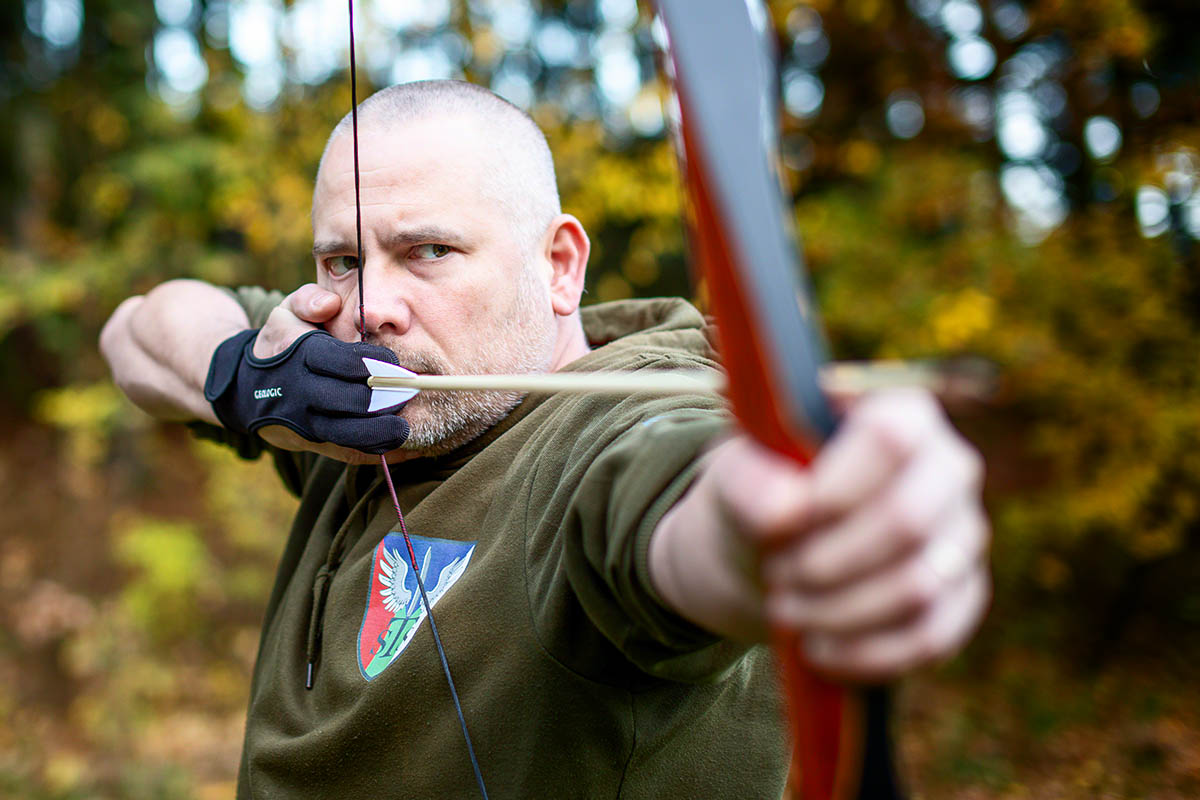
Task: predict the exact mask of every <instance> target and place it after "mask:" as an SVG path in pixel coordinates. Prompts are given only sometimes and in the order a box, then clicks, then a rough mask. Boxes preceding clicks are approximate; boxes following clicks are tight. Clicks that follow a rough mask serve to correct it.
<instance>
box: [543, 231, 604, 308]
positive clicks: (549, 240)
mask: <svg viewBox="0 0 1200 800" xmlns="http://www.w3.org/2000/svg"><path fill="white" fill-rule="evenodd" d="M543 242H544V250H543V252H542V257H543V258H545V259H546V262H547V263H548V264H549V265H550V303H551V305H552V306H553V307H554V313H555V314H557V315H559V316H560V317H568V316H570V315H571V314H574V313H575V310H576V309H577V308H579V298H580V297H581V296H582V295H583V279H584V273H585V272H586V270H587V260H588V253H590V252H591V249H592V245H591V242H589V241H588V235H587V231H585V230H584V229H583V225H582V223H580V222H579V220H578V219H576V218H575V217H574V216H572V215H571V214H559V215H558V216H557V217H555V218H554V220H553V221H552V222H551V223H550V225H549V226H547V228H546V236H545V239H544V240H543Z"/></svg>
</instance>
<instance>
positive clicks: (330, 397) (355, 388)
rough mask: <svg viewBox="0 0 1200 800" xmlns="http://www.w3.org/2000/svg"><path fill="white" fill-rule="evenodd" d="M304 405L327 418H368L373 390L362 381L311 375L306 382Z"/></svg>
mask: <svg viewBox="0 0 1200 800" xmlns="http://www.w3.org/2000/svg"><path fill="white" fill-rule="evenodd" d="M303 391H304V405H305V406H306V407H307V409H308V411H310V412H313V413H315V414H323V415H325V416H366V414H367V409H368V408H369V407H370V405H371V388H370V387H369V386H367V384H366V383H365V382H362V379H361V378H360V379H358V380H357V381H356V380H354V379H345V378H338V377H332V378H331V377H325V376H323V375H309V376H308V377H307V378H306V379H305V381H304V387H303Z"/></svg>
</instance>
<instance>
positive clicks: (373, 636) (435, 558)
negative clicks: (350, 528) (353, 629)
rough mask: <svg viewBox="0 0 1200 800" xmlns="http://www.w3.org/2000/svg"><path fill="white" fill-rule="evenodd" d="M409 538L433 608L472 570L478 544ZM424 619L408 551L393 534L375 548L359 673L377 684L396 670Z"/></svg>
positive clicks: (359, 658) (360, 646)
mask: <svg viewBox="0 0 1200 800" xmlns="http://www.w3.org/2000/svg"><path fill="white" fill-rule="evenodd" d="M409 538H410V539H411V540H412V545H413V551H414V552H415V553H416V556H417V563H418V564H420V565H421V581H422V582H423V583H424V584H425V592H426V594H427V595H428V596H429V605H430V606H436V605H437V602H438V600H440V599H441V597H442V595H444V594H445V593H446V592H447V591H449V590H450V587H451V586H453V585H454V584H455V583H456V582H457V581H458V579H459V578H461V577H462V576H463V573H464V572H466V571H467V564H468V563H469V562H470V561H471V554H472V553H474V552H475V542H456V541H451V540H448V539H428V538H426V537H424V536H412V535H410V536H409ZM425 617H426V613H425V605H424V603H422V602H421V591H420V589H418V588H417V576H416V575H414V574H413V570H412V565H411V564H410V563H409V556H408V546H407V545H405V543H404V537H403V536H401V535H400V534H399V533H389V534H388V535H387V536H385V537H383V541H382V542H380V543H379V544H378V545H377V546H376V547H375V555H374V558H373V559H372V565H371V585H370V586H369V587H368V589H367V609H366V611H365V612H364V613H363V621H362V627H361V628H360V629H359V632H358V668H359V670H360V671H361V672H362V675H363V677H364V678H366V679H367V680H373V679H374V678H375V677H377V676H378V675H379V674H380V673H381V672H383V671H384V670H385V669H387V668H388V667H389V666H391V664H392V662H393V661H395V660H396V659H397V658H398V657H399V656H400V654H401V653H403V652H404V648H406V647H408V643H409V642H411V641H412V640H413V636H415V635H416V633H417V629H418V628H420V627H421V623H422V622H424V620H425Z"/></svg>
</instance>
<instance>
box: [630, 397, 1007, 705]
mask: <svg viewBox="0 0 1200 800" xmlns="http://www.w3.org/2000/svg"><path fill="white" fill-rule="evenodd" d="M981 478H982V469H981V461H980V459H979V456H978V454H977V453H976V452H975V451H974V449H973V448H971V447H970V445H968V444H967V443H966V442H965V441H964V440H963V439H962V438H961V437H960V436H959V435H958V433H957V432H956V431H955V430H954V429H953V427H951V425H950V424H949V422H948V421H947V420H946V418H945V416H944V415H943V414H942V412H941V410H940V409H939V408H938V407H937V404H936V402H934V401H933V399H932V398H931V397H930V396H928V395H927V394H925V393H922V392H917V391H909V390H906V391H895V392H890V393H881V394H879V395H873V396H869V397H867V398H866V399H864V400H863V401H861V402H859V403H857V404H855V406H853V407H852V408H851V409H850V410H849V411H848V413H847V414H846V417H845V418H844V420H843V423H842V425H841V427H840V430H839V432H838V434H837V435H836V436H835V437H834V438H833V439H832V440H831V441H830V442H829V444H828V445H827V447H826V448H825V449H824V450H823V451H822V452H821V453H820V455H819V456H818V457H817V459H816V460H815V461H814V462H813V463H812V465H811V468H809V469H803V468H800V467H798V466H796V465H795V464H794V463H793V462H791V461H789V460H787V459H785V458H783V457H781V456H778V455H776V454H774V453H772V452H770V451H768V450H765V449H763V448H762V447H760V446H758V445H756V444H754V443H753V442H751V441H750V440H749V439H747V438H746V437H734V438H733V439H732V440H731V441H728V442H726V443H724V444H723V445H721V446H720V447H718V448H716V449H715V450H714V451H713V452H711V453H710V454H709V456H708V460H707V463H706V464H705V465H704V469H703V471H702V473H701V475H700V477H699V478H698V479H697V480H696V482H695V484H694V485H693V486H692V488H691V489H690V490H689V492H688V493H687V494H686V495H684V497H683V499H682V500H680V502H679V503H677V504H676V506H675V507H674V508H673V509H672V510H671V511H670V512H669V513H668V514H667V515H666V516H665V517H664V518H663V519H662V521H661V522H660V523H659V525H658V527H657V528H656V530H655V532H654V535H653V537H652V539H651V543H650V553H649V560H650V564H649V565H650V574H651V580H652V582H653V584H654V587H655V589H656V590H657V592H658V594H659V596H660V597H662V599H663V600H664V601H665V602H666V603H667V605H668V606H670V607H671V608H672V609H673V610H675V611H676V612H677V613H679V614H680V615H681V616H683V617H685V618H687V619H689V620H691V621H692V622H695V623H697V624H699V625H700V626H702V627H704V628H707V629H708V630H710V631H713V632H714V633H718V634H721V635H723V636H729V637H733V638H738V639H750V640H761V639H763V638H765V636H766V632H767V628H768V625H777V626H781V627H782V628H784V629H787V630H793V631H796V632H797V633H799V634H801V636H802V637H803V641H804V644H805V648H806V651H807V656H808V658H809V660H810V661H811V662H812V663H813V664H814V665H816V666H818V667H821V668H824V669H827V670H828V671H830V672H831V673H834V674H836V675H840V676H842V677H844V678H848V679H857V680H866V681H875V680H888V679H891V678H894V677H896V676H897V675H898V674H899V673H901V672H903V671H905V670H908V669H911V668H913V667H916V666H920V665H922V664H926V663H929V662H931V661H935V660H938V659H941V658H944V657H947V656H949V655H951V654H953V653H954V652H955V651H957V650H958V649H959V648H960V647H961V646H962V645H963V643H964V642H965V641H966V640H967V638H968V636H969V635H970V634H971V632H972V631H974V629H975V628H976V627H977V626H978V624H979V621H980V620H981V619H982V616H983V613H984V610H985V608H986V606H987V602H988V598H989V596H990V579H989V575H988V568H987V549H988V525H987V520H986V517H985V514H984V511H983V507H982V503H981V500H980V484H981V482H982V481H981Z"/></svg>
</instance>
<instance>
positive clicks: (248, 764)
mask: <svg viewBox="0 0 1200 800" xmlns="http://www.w3.org/2000/svg"><path fill="white" fill-rule="evenodd" d="M361 124H362V130H361V134H362V136H361V142H360V146H361V149H360V154H359V155H360V158H361V181H362V187H361V213H362V221H361V224H362V248H363V254H364V261H363V263H364V264H365V269H364V270H363V271H362V274H361V276H360V275H359V274H358V273H359V270H358V268H359V266H360V265H359V263H358V260H357V245H356V225H357V221H356V206H355V175H354V153H353V147H354V146H353V140H352V137H351V136H350V135H349V131H348V122H347V121H346V120H343V122H342V124H340V125H339V126H338V127H337V128H336V129H335V131H334V133H333V135H332V136H331V138H330V141H329V144H328V145H327V148H326V152H325V154H324V156H323V158H322V162H321V166H320V168H319V170H318V174H317V179H316V187H315V190H314V195H313V214H312V221H313V233H314V247H313V252H314V256H315V259H316V266H317V281H316V284H315V285H312V284H310V285H307V286H303V287H301V288H300V289H298V290H296V291H294V292H293V293H291V294H290V295H288V296H287V297H284V298H282V299H280V298H279V297H278V296H277V295H268V294H266V293H264V292H261V291H256V290H241V291H239V292H238V293H236V294H235V293H230V292H227V291H225V290H221V289H216V288H214V287H210V286H207V285H205V284H201V283H196V282H189V281H179V282H172V283H168V284H164V285H163V286H160V287H158V288H156V289H155V290H153V291H151V292H150V293H148V294H147V295H146V296H145V297H136V298H131V299H130V300H127V301H126V302H125V303H124V304H122V305H121V306H120V307H119V308H118V309H117V311H116V312H115V313H114V314H113V317H112V319H111V320H110V322H109V323H108V325H107V326H106V328H105V331H104V334H103V335H102V339H101V345H102V348H103V350H104V353H105V355H106V357H107V358H108V360H109V363H110V364H111V366H112V369H113V374H114V376H115V379H116V381H117V383H118V384H119V385H120V386H121V387H122V388H123V389H124V390H125V391H126V393H128V394H129V396H130V397H131V398H132V399H133V400H134V401H135V402H137V403H138V404H139V405H141V406H142V407H143V408H145V409H147V410H148V411H150V412H151V413H154V414H156V415H158V416H160V417H162V418H166V419H180V420H198V421H202V422H204V423H207V424H208V425H209V426H214V425H221V424H224V427H225V428H226V430H224V431H223V432H222V433H221V435H222V436H223V437H224V438H225V439H226V440H227V441H230V442H231V443H233V444H235V445H237V446H238V447H239V448H241V450H242V451H243V452H246V453H253V452H254V451H256V450H260V449H262V447H263V446H264V444H263V443H264V442H265V443H266V444H265V446H267V447H269V449H270V450H271V451H272V452H273V453H274V454H275V456H276V461H277V464H278V465H279V466H280V471H281V475H282V476H283V477H284V479H285V481H286V482H287V483H288V485H289V486H290V487H291V488H292V489H293V490H294V491H296V492H297V494H299V495H300V496H301V503H300V509H299V512H298V515H297V519H296V523H295V525H294V527H293V530H292V532H291V536H290V538H289V540H288V543H287V546H286V548H285V550H284V554H283V557H282V562H281V566H280V571H279V575H278V579H277V583H276V586H275V589H274V591H273V593H272V597H271V599H270V602H269V606H268V611H267V619H266V623H265V627H264V632H263V638H262V642H261V645H260V651H259V658H258V662H257V665H256V668H255V675H254V680H253V684H252V688H251V700H250V708H249V714H248V720H247V731H246V740H245V747H244V751H243V760H242V767H241V771H240V776H239V796H242V797H251V796H256V797H257V796H261V797H276V796H286V797H301V796H312V797H326V796H335V795H336V796H340V797H375V796H403V797H414V798H424V797H468V796H473V795H475V794H477V790H476V789H475V787H474V778H473V774H472V770H471V767H470V765H469V763H470V762H469V760H468V755H467V751H466V745H465V744H464V740H463V738H462V736H461V734H460V732H459V730H458V721H457V719H456V717H455V715H454V714H453V713H452V711H451V708H452V705H451V702H452V699H451V697H450V694H449V691H450V690H449V688H448V686H447V683H446V681H445V679H444V677H443V676H442V673H441V672H440V669H439V662H438V658H437V654H436V646H435V643H434V642H433V638H432V636H431V632H430V630H429V628H430V627H431V626H430V625H429V624H428V622H427V621H426V619H425V614H424V611H423V610H422V606H421V604H420V602H419V600H418V598H416V596H415V594H416V588H415V587H416V583H415V577H416V576H415V575H412V574H411V572H412V570H411V569H410V568H409V567H408V566H407V564H408V559H409V555H408V554H407V551H406V549H405V547H404V545H403V543H402V540H401V538H400V536H399V534H398V533H396V531H397V530H398V529H399V527H400V525H401V523H400V522H399V521H398V519H397V512H396V510H393V507H392V503H391V501H390V499H389V497H388V492H387V489H386V486H385V482H384V481H383V480H382V479H381V476H382V469H380V468H378V467H376V466H370V462H372V461H375V462H376V463H378V455H375V456H372V455H368V453H372V452H373V453H378V452H380V451H386V453H385V457H386V459H387V460H388V461H389V462H390V463H391V464H392V465H393V466H392V467H391V468H390V471H391V476H392V477H393V479H394V480H395V482H396V488H397V495H398V496H397V502H398V506H399V508H400V510H401V511H402V513H403V515H404V518H405V520H406V522H407V527H408V529H409V530H410V531H412V533H413V534H414V537H413V539H414V542H415V548H414V553H413V554H412V555H413V556H414V557H415V559H416V560H418V561H419V562H420V563H421V566H420V571H421V573H422V575H423V577H424V579H425V583H426V585H427V588H428V590H429V593H430V599H431V600H432V601H434V603H435V606H434V607H435V609H436V610H435V612H434V617H435V619H436V622H437V627H438V628H439V629H440V630H441V632H442V635H443V638H444V641H445V650H446V654H447V657H448V659H449V661H450V663H451V666H452V668H453V673H454V678H455V682H456V683H457V685H458V688H459V693H460V695H461V700H462V706H463V710H464V712H465V717H466V724H467V726H468V727H469V728H470V731H471V735H472V738H473V740H474V742H475V746H476V749H477V750H478V760H479V764H480V767H481V771H482V774H483V776H484V778H485V780H486V781H487V784H488V790H489V792H490V793H491V795H492V796H493V797H498V798H499V797H779V796H780V794H781V793H782V791H783V785H784V780H785V777H786V769H787V754H786V752H785V735H784V733H783V731H782V724H781V711H780V708H779V701H778V689H777V686H776V683H775V678H774V676H773V670H772V666H771V663H770V656H769V654H768V653H767V652H766V650H765V648H763V647H761V646H752V644H751V643H753V642H756V641H762V640H763V638H764V637H765V631H766V630H767V627H768V624H770V623H774V624H778V625H783V626H786V627H790V628H792V629H795V630H797V631H799V632H800V633H802V634H803V636H804V642H805V647H806V651H807V656H808V658H809V660H810V661H811V662H812V663H813V664H814V665H816V666H817V667H819V668H821V669H824V670H826V671H828V672H829V673H830V674H832V675H834V676H837V677H840V678H843V679H847V680H860V681H874V680H886V679H890V678H893V677H895V676H897V675H899V674H901V673H902V672H904V671H906V670H909V669H911V668H913V667H915V666H918V665H921V664H925V663H928V662H930V661H933V660H936V659H940V658H943V657H945V656H947V655H949V654H951V653H953V652H954V651H956V650H957V649H958V648H959V647H960V646H961V644H962V643H963V642H964V641H965V639H966V637H967V636H968V635H969V634H970V632H971V631H972V630H973V629H974V627H975V625H976V624H977V623H978V621H979V619H980V617H981V615H982V611H983V608H984V605H985V603H986V599H987V596H988V592H989V588H988V577H987V572H986V566H985V554H986V548H987V544H986V542H987V536H988V534H987V524H986V521H985V518H984V515H983V512H982V510H981V506H980V501H979V483H980V472H981V470H980V463H979V459H978V457H977V456H976V455H975V453H974V452H973V451H972V450H971V448H970V447H969V446H967V445H966V444H965V443H964V442H963V441H962V440H961V438H959V437H958V436H957V434H956V433H955V432H954V431H953V429H952V428H951V427H950V426H949V424H948V423H947V422H946V420H945V418H944V417H943V416H942V414H941V413H940V411H939V410H938V409H937V406H936V404H935V403H934V402H933V401H932V400H931V399H930V398H929V397H928V396H926V395H924V394H922V393H919V392H915V391H905V392H894V393H888V394H881V395H877V396H872V397H867V398H862V399H859V400H857V401H855V402H849V401H848V400H847V401H846V413H845V418H844V422H843V424H842V427H841V430H840V432H839V434H838V435H837V436H836V437H835V438H834V439H833V440H832V441H831V442H830V443H829V444H828V445H827V447H826V448H825V449H824V451H823V452H822V453H821V455H820V457H819V458H818V459H817V460H816V462H814V464H813V465H812V467H811V469H809V470H801V469H798V468H797V467H795V466H794V465H792V464H790V463H788V462H785V461H784V460H782V459H781V458H779V457H777V456H775V455H773V454H772V453H770V452H768V451H765V450H764V449H762V448H760V447H758V446H756V445H755V444H753V443H751V442H749V441H748V440H746V439H745V438H744V437H742V436H739V435H737V434H736V432H735V431H734V430H733V429H732V428H731V426H730V424H729V422H728V418H727V416H726V414H725V413H724V412H723V410H722V408H721V406H720V403H719V401H718V400H717V399H715V398H709V397H704V396H694V397H673V398H641V397H638V398H613V397H600V396H586V397H580V396H574V397H570V396H565V395H553V396H545V395H531V396H528V397H522V396H520V395H515V394H511V393H503V392H488V393H448V392H443V393H439V392H423V393H421V394H418V395H417V396H416V397H415V398H414V399H413V400H412V401H411V402H409V403H408V404H407V405H405V406H404V407H403V408H402V409H400V410H399V412H398V413H396V412H395V410H392V411H390V412H388V413H383V414H375V415H368V414H366V413H365V408H366V389H365V386H363V378H364V377H365V374H366V373H365V371H364V370H363V368H362V366H361V362H360V356H362V355H367V354H369V355H371V356H372V357H376V358H382V359H385V360H394V361H396V362H398V363H399V364H401V365H404V366H406V367H408V368H410V369H413V370H415V371H417V372H425V373H464V374H474V373H499V372H545V371H586V370H595V369H608V370H613V369H625V370H629V369H674V368H689V369H696V368H702V369H703V368H707V369H713V368H715V362H714V353H713V351H712V349H711V347H710V345H709V339H708V336H707V332H706V330H705V327H704V322H703V320H702V318H701V317H700V315H699V314H697V312H696V311H695V310H694V309H692V308H691V307H690V306H688V305H687V304H686V303H684V302H682V301H676V300H658V301H642V302H627V303H618V304H607V305H601V306H595V307H592V308H589V309H582V310H581V309H580V307H579V302H580V296H581V293H582V289H583V278H584V269H585V266H586V262H587V257H588V249H589V245H588V238H587V235H586V233H585V232H584V230H583V228H582V226H581V225H580V223H579V221H578V220H576V219H575V218H574V217H572V216H570V215H568V214H563V213H562V212H561V210H560V208H559V203H558V197H557V191H556V189H555V180H554V172H553V164H552V161H551V158H550V153H549V150H548V148H547V146H546V143H545V140H544V138H543V137H542V135H541V133H540V131H538V129H537V127H536V125H534V123H533V122H532V121H531V120H530V119H529V118H528V117H527V116H525V115H524V114H523V113H522V112H520V111H519V110H517V109H515V108H514V107H512V106H510V105H508V104H507V103H505V102H504V101H502V100H500V99H499V98H497V97H495V96H494V95H492V94H491V93H489V92H487V91H486V90H483V89H479V88H476V87H473V86H470V85H469V84H463V83H456V82H427V83H417V84H408V85H404V86H397V87H392V88H390V89H386V90H384V91H382V92H380V93H378V94H376V95H374V96H373V97H372V98H370V99H369V100H367V101H366V102H364V103H363V104H362V106H361ZM360 278H361V282H362V295H361V299H362V300H363V301H364V302H363V305H362V310H361V314H362V318H361V321H360V307H359V300H360V295H359V279H360ZM360 325H361V330H360V329H359V327H360ZM258 326H261V330H260V331H259V332H258V333H257V334H256V335H255V334H253V333H247V331H250V330H252V329H254V328H255V327H258ZM325 332H327V333H328V334H331V335H332V337H330V336H329V335H326V333H325ZM360 335H361V336H362V337H363V338H364V339H365V341H366V344H350V343H352V342H357V341H358V339H359V338H360ZM206 395H207V399H206ZM346 398H349V399H346ZM246 432H250V433H246ZM347 445H349V446H347ZM359 465H365V466H359ZM308 687H311V688H308Z"/></svg>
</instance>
